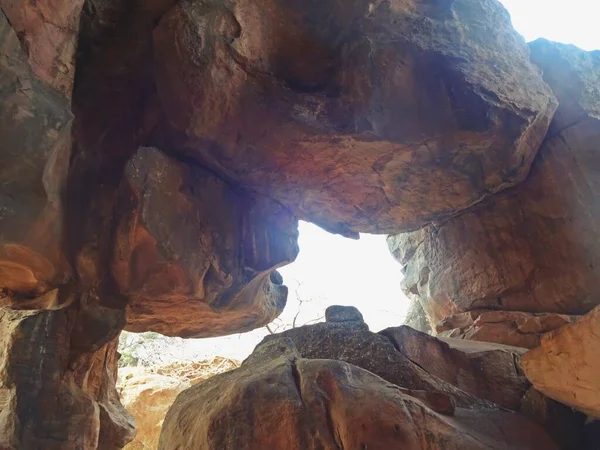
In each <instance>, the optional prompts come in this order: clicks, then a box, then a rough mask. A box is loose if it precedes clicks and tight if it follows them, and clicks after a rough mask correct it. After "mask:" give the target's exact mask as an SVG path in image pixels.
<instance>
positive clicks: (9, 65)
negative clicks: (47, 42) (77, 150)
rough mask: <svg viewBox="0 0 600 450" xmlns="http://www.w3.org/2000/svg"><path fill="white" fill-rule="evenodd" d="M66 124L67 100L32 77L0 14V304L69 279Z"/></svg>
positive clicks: (25, 297) (36, 293) (26, 298)
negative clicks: (64, 200) (66, 218)
mask: <svg viewBox="0 0 600 450" xmlns="http://www.w3.org/2000/svg"><path fill="white" fill-rule="evenodd" d="M4 3H5V2H3V3H2V6H3V7H4ZM71 120H72V115H71V113H70V111H69V103H68V101H67V100H66V99H65V98H63V97H61V96H60V95H59V94H58V93H56V92H55V91H53V90H52V88H50V87H49V86H47V85H45V84H44V83H42V82H40V81H39V80H38V79H37V78H36V77H35V75H34V73H33V72H32V70H31V68H30V66H29V64H28V62H27V55H25V53H24V51H23V49H22V47H21V43H20V42H19V40H18V38H17V33H16V32H15V30H13V29H12V28H11V26H10V24H9V22H8V20H7V19H6V16H5V15H4V14H3V13H2V11H0V136H1V138H2V151H1V152H0V183H1V185H2V189H1V190H0V305H3V306H6V305H19V304H20V303H22V302H27V301H29V300H30V299H32V298H35V297H37V296H39V295H41V294H44V293H45V292H46V291H48V290H50V289H51V288H54V287H56V286H58V285H59V284H63V283H66V282H67V281H68V279H69V277H70V267H69V264H68V263H67V259H66V255H65V252H64V248H63V246H64V241H63V234H64V232H65V224H64V216H63V215H64V208H63V198H62V197H63V194H64V187H65V182H66V177H67V170H68V166H69V155H70V153H71V138H70V133H71V130H70V122H71Z"/></svg>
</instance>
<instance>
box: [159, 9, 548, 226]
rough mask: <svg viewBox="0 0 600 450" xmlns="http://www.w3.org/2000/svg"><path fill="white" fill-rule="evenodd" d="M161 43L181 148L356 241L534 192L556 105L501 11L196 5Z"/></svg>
mask: <svg viewBox="0 0 600 450" xmlns="http://www.w3.org/2000/svg"><path fill="white" fill-rule="evenodd" d="M290 24H294V25H293V26H292V27H291V26H290ZM154 45H155V49H156V63H155V73H156V80H157V88H158V93H159V96H160V102H161V105H162V107H163V108H164V111H165V115H166V117H167V118H168V123H169V125H170V127H171V128H172V131H171V138H170V139H171V140H172V141H173V140H174V141H177V142H178V145H177V146H175V148H179V149H180V150H179V151H180V152H181V153H183V154H185V155H188V156H192V157H193V158H195V159H197V160H198V161H201V162H202V163H203V164H206V165H208V166H210V167H211V168H212V169H213V170H215V171H217V172H218V173H221V174H223V175H226V176H227V177H229V178H230V179H232V180H236V181H238V182H240V183H241V184H242V185H244V186H246V187H249V188H251V189H254V190H256V191H257V192H259V193H262V194H264V195H268V196H270V197H271V198H273V199H275V200H277V201H279V202H281V203H282V204H283V205H284V206H286V207H287V208H289V209H290V210H291V211H292V212H294V213H295V214H297V215H298V216H299V217H300V218H302V219H306V220H311V221H313V222H315V223H317V224H319V225H321V226H323V227H324V228H326V229H328V230H330V231H332V232H336V233H340V234H344V235H347V236H357V232H358V231H362V232H372V233H387V232H398V231H401V230H406V229H415V228H418V227H420V226H422V225H424V224H425V223H427V222H429V221H431V220H435V219H439V218H441V217H445V216H448V215H451V214H454V213H456V212H457V211H459V210H461V209H464V208H466V207H468V206H470V205H472V204H474V203H477V202H478V201H479V200H481V199H482V198H483V197H485V196H487V195H489V194H491V193H495V192H498V191H500V190H502V189H505V188H507V187H509V186H512V185H514V184H516V183H518V182H520V181H521V180H522V179H523V178H524V177H525V176H526V175H527V172H528V171H529V167H530V165H531V162H532V160H533V158H534V156H535V153H536V152H537V150H538V148H539V146H540V144H541V142H542V140H543V137H544V135H545V133H546V130H547V127H548V124H549V122H550V119H551V118H552V116H553V114H554V111H555V109H556V101H555V99H554V96H553V95H552V93H551V92H550V90H549V89H548V87H547V86H546V85H545V84H544V83H543V81H542V80H541V77H540V74H539V70H538V69H537V68H535V67H534V66H533V65H532V64H531V63H530V62H529V51H528V49H527V47H526V45H525V43H524V42H523V40H522V38H521V37H520V36H519V35H518V34H517V33H516V32H515V31H514V30H513V28H512V26H511V24H510V18H509V15H508V13H507V12H506V11H505V10H504V8H503V7H502V6H501V5H500V3H498V2H497V1H495V0H481V1H478V2H471V1H467V0H455V1H453V2H451V3H447V4H446V3H443V2H442V3H440V2H426V3H423V2H414V1H407V0H404V1H400V2H394V1H388V0H383V1H377V2H370V1H367V0H352V1H348V2H344V3H339V2H331V1H327V2H311V3H302V4H300V3H296V2H293V1H289V2H279V1H274V0H261V1H258V2H257V1H254V0H253V1H250V0H235V1H233V2H224V1H215V2H212V3H210V4H205V3H203V2H197V1H192V0H187V1H182V2H179V3H178V4H177V5H176V6H175V7H173V8H172V9H171V10H170V11H169V13H168V14H167V15H166V16H165V17H164V18H163V19H162V21H161V23H160V24H159V26H158V27H157V29H156V30H155V32H154Z"/></svg>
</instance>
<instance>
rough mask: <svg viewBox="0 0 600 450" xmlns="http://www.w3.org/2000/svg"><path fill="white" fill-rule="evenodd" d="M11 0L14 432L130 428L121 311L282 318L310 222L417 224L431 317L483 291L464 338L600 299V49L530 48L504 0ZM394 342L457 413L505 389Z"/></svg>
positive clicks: (155, 318) (5, 444) (95, 436)
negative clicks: (434, 369) (599, 226)
mask: <svg viewBox="0 0 600 450" xmlns="http://www.w3.org/2000/svg"><path fill="white" fill-rule="evenodd" d="M0 8H1V11H0V138H1V139H2V150H1V151H0V337H1V339H0V367H2V370H1V371H0V389H1V391H0V392H2V394H1V397H0V398H1V399H2V405H3V407H2V410H1V411H0V429H1V430H3V431H2V434H1V439H2V442H1V444H0V447H2V448H7V449H11V450H12V449H16V448H18V449H25V450H27V449H29V448H31V449H37V448H44V449H45V448H50V449H53V448H56V449H79V448H85V449H88V448H89V449H92V450H93V449H94V448H102V449H117V448H120V447H122V446H123V445H124V443H125V442H126V441H127V440H128V439H131V437H132V436H133V430H132V425H131V420H130V417H129V416H128V415H127V414H126V413H125V412H124V410H123V409H122V407H121V406H120V404H119V400H118V398H117V395H116V391H115V389H114V370H115V369H114V368H115V367H116V366H115V364H116V359H117V357H118V356H117V354H116V350H115V340H116V338H117V336H118V334H119V332H120V331H121V330H122V329H123V328H124V327H127V328H128V329H130V330H134V331H144V330H154V331H158V332H161V333H164V334H168V335H173V336H184V337H191V336H201V337H206V336H218V335H223V334H228V333H233V332H236V331H244V330H250V329H253V328H256V327H259V326H262V325H264V324H266V323H268V322H269V321H271V320H272V319H273V318H275V317H276V316H277V315H278V314H279V313H280V312H281V310H282V308H283V307H284V305H285V301H286V296H287V290H286V287H285V286H284V285H283V280H282V279H281V276H280V275H279V274H278V273H277V271H276V269H277V268H279V267H281V266H282V265H285V264H288V263H290V262H291V261H293V260H294V258H295V257H296V255H297V252H298V247H297V220H298V218H301V219H305V220H310V221H313V222H315V223H317V224H319V225H321V226H322V227H324V228H326V229H327V230H330V231H332V232H336V233H339V234H342V235H345V236H349V237H356V236H357V234H358V233H359V232H373V233H395V234H396V233H404V234H402V235H396V237H393V238H390V243H391V246H392V247H393V249H394V252H395V254H396V255H397V257H398V258H399V259H400V260H401V261H402V263H403V265H405V266H406V274H407V276H406V286H407V290H408V291H409V292H411V293H412V295H414V296H415V297H416V298H417V299H418V301H419V308H415V311H416V314H417V317H418V316H419V311H420V310H422V311H424V314H426V315H427V317H428V319H429V321H430V323H431V326H432V327H433V328H435V326H436V325H437V323H438V322H439V321H440V320H444V319H448V318H451V319H450V320H454V319H456V318H457V317H458V316H459V315H460V314H463V313H471V312H473V311H475V310H477V311H479V312H480V314H479V313H478V314H479V316H477V319H475V318H474V319H473V324H472V325H470V324H467V325H464V326H457V327H455V328H457V329H458V331H456V330H455V331H454V332H453V331H452V330H447V331H448V332H452V333H453V334H452V335H459V336H460V337H466V338H473V337H474V336H481V333H482V332H475V331H476V330H474V329H472V327H475V328H479V325H478V324H479V323H486V324H489V323H491V322H489V321H487V322H486V321H484V319H481V320H480V318H486V317H487V318H489V317H490V314H491V313H489V311H492V310H503V311H516V312H518V313H536V314H537V313H552V314H557V315H555V316H548V317H546V316H544V318H543V319H542V318H541V317H542V316H535V317H536V318H534V319H531V320H529V322H527V324H525V325H523V326H521V325H522V324H521V322H520V319H519V318H515V317H516V316H515V315H514V314H513V315H511V316H508V317H507V318H506V320H505V321H504V322H506V324H507V325H506V326H507V327H509V328H511V329H513V328H514V327H515V326H516V327H517V328H519V327H520V326H521V328H519V333H522V334H523V333H524V334H526V335H528V336H529V335H532V337H531V338H530V337H528V338H527V339H528V340H527V345H528V346H533V345H535V344H537V342H538V339H539V336H538V335H541V334H542V333H544V332H547V331H549V330H550V328H551V326H550V325H549V324H552V326H554V325H556V324H557V323H559V322H560V321H561V320H564V322H568V321H570V320H571V318H570V317H569V318H567V317H566V316H565V315H579V314H584V313H586V312H588V311H590V310H591V309H592V308H593V307H594V306H596V305H597V303H598V298H600V296H598V294H599V292H598V291H599V290H600V289H599V286H600V285H599V284H598V283H599V282H598V281H597V280H598V277H597V273H596V270H597V269H596V267H597V261H596V260H597V259H598V258H597V256H598V255H597V253H598V252H597V248H598V243H597V242H598V239H597V235H598V233H597V232H596V222H598V221H597V217H596V216H597V215H596V211H597V208H596V207H595V197H596V193H597V191H598V188H597V185H598V182H597V180H596V178H597V177H596V175H595V173H596V166H597V165H598V164H597V152H596V151H595V149H596V147H595V145H596V142H597V140H598V137H599V136H598V134H599V131H600V128H599V126H598V120H599V119H598V117H600V115H599V111H600V107H599V105H598V96H597V85H598V77H599V74H600V71H599V70H598V67H599V66H600V63H599V62H598V60H599V58H598V55H597V54H595V53H585V52H581V51H579V50H577V49H574V48H571V47H567V46H562V45H557V44H552V43H547V42H537V43H535V44H532V45H531V46H530V49H529V48H528V47H527V45H526V44H525V43H524V41H523V40H522V38H521V37H520V36H519V35H518V34H517V33H516V32H515V31H514V30H513V28H512V26H511V24H510V18H509V16H508V14H507V12H506V11H505V10H504V8H503V7H502V6H501V5H500V4H499V3H498V2H497V1H496V0H477V1H473V0H451V1H448V2H438V1H434V0H426V1H418V2H417V1H413V0H399V1H391V0H377V1H370V0H348V1H346V2H343V3H341V2H334V1H329V0H327V1H321V2H297V1H294V0H279V1H274V0H253V1H250V0H231V1H227V2H225V1H223V0H208V1H201V0H128V1H123V0H36V1H27V0H0ZM542 70H543V77H542ZM557 98H558V101H559V102H560V107H559V109H558V112H557V113H556V116H555V117H554V115H555V111H556V108H557V106H558V102H557ZM530 169H531V173H530ZM423 227H424V228H423ZM407 233H408V234H407ZM511 314H512V313H511ZM334 315H335V314H334ZM559 315H560V316H559ZM451 316H452V317H451ZM421 317H422V315H421ZM356 318H357V316H356V315H355V314H350V316H349V317H346V318H344V317H341V316H340V318H339V323H338V324H337V325H338V327H342V328H344V327H346V326H347V325H348V323H350V324H354V325H353V326H355V328H356V329H357V333H359V332H360V333H363V334H364V335H365V336H367V335H368V336H369V338H368V339H369V340H368V342H370V343H371V344H372V345H375V344H373V343H375V342H377V341H378V340H379V341H380V342H386V345H387V347H388V348H389V347H390V346H391V348H392V349H393V344H392V343H391V341H390V340H389V338H387V337H384V336H382V335H376V336H377V337H373V336H371V335H372V333H369V332H368V330H366V329H364V327H362V328H361V325H360V322H359V321H358V320H356ZM538 318H539V320H538ZM348 320H349V322H348ZM457 320H458V319H457ZM461 320H462V319H460V320H459V322H460V321H461ZM478 321H479V322H478ZM346 322H348V323H346ZM538 322H539V331H535V330H537V329H538V328H536V327H537V326H538V325H537V324H538ZM460 323H466V322H460ZM561 324H562V322H561ZM556 326H558V325H556ZM470 327H471V328H470ZM486 327H487V329H488V334H491V335H494V333H496V331H494V330H495V329H494V330H491V329H492V327H491V326H490V325H487V326H486ZM523 327H524V328H525V329H526V330H528V331H523ZM342 328H340V329H342ZM453 330H454V329H453ZM489 330H491V331H489ZM532 330H534V331H532ZM519 333H516V334H515V333H513V335H515V336H517V335H518V336H520V335H519ZM496 334H497V333H496ZM341 338H343V335H340V339H341ZM382 339H383V341H381V340H382ZM494 339H495V338H494ZM25 343H27V345H25ZM515 343H516V342H515ZM519 344H520V345H522V343H521V341H519ZM24 347H26V348H24ZM385 351H386V352H387V349H386V350H385ZM396 353H397V355H396V358H397V361H396V362H395V363H396V364H397V367H398V368H399V369H400V368H401V369H402V371H404V372H402V374H401V375H397V376H402V377H405V378H406V379H413V380H417V379H419V380H420V381H419V383H420V385H423V386H427V387H428V389H429V388H431V389H429V391H428V390H427V389H425V391H427V392H430V394H427V395H425V394H423V395H424V396H422V398H425V399H428V401H430V402H431V404H433V403H435V402H434V401H433V399H434V398H436V399H438V400H437V401H438V402H439V403H437V405H438V406H437V408H438V409H440V410H447V409H448V405H446V406H443V405H444V400H440V399H444V398H447V395H449V394H452V392H454V393H455V394H456V395H454V394H453V395H454V397H456V398H458V399H459V403H458V405H459V407H460V406H462V405H463V404H464V405H467V404H468V403H469V402H470V403H471V404H473V405H474V404H475V403H477V404H479V403H480V402H485V401H488V400H481V399H479V398H478V397H477V396H476V395H480V394H481V395H483V394H482V392H483V390H482V389H483V388H482V386H483V385H485V383H484V384H483V385H480V384H478V383H479V381H478V382H477V383H475V385H477V386H478V387H477V389H480V391H478V392H477V394H473V393H469V392H465V391H463V390H462V388H465V389H466V387H465V386H466V385H465V386H461V387H457V386H454V385H452V384H451V383H450V382H448V381H445V379H444V378H440V377H435V376H434V375H433V374H429V373H428V372H427V371H424V370H423V369H422V368H420V367H419V366H418V365H417V364H416V363H415V362H414V361H412V360H411V359H410V357H409V356H407V355H402V354H401V353H399V352H396ZM398 355H399V356H398ZM356 358H357V361H358V360H360V357H359V355H356ZM362 358H363V360H366V359H368V358H367V356H363V357H362ZM465 358H467V359H469V358H470V357H465ZM461 361H463V362H461V363H460V364H462V363H464V360H462V359H461ZM367 362H368V361H365V364H363V366H364V365H366V363H367ZM336 364H337V363H336ZM456 364H459V362H458V360H457V362H456ZM309 365H311V367H313V366H312V363H311V364H309ZM336 367H338V366H336ZM344 367H345V366H344ZM503 367H504V366H503ZM307 370H309V369H307ZM320 370H321V369H318V370H317V368H314V369H310V370H309V373H312V374H313V375H315V374H317V373H319V371H320ZM323 370H326V371H329V372H328V373H331V370H334V369H331V368H327V369H323ZM335 370H337V369H335ZM335 370H334V371H335ZM351 370H355V369H351ZM311 371H312V372H311ZM336 373H337V372H336ZM361 373H362V372H361ZM445 375H447V374H445ZM360 376H361V377H362V376H363V375H360ZM364 376H365V377H367V378H369V377H370V376H371V375H364ZM365 380H366V378H365ZM370 380H371V379H370V378H369V380H367V381H365V383H367V384H369V385H370V384H371V383H372V382H371V381H370ZM423 380H427V381H423ZM339 381H340V383H341V384H340V386H342V385H343V384H344V382H343V380H339ZM375 384H376V383H375ZM436 386H437V388H436V389H433V388H434V387H436ZM440 386H442V387H443V389H441V388H440ZM378 389H379V388H376V389H375V391H377V390H378ZM406 389H409V388H406ZM473 389H475V388H473ZM416 390H423V389H416ZM457 390H458V391H460V395H459V394H457ZM446 391H448V392H446ZM431 392H434V393H436V394H435V395H434V394H431ZM398 395H400V396H401V398H402V399H403V398H404V397H402V395H404V394H398ZM414 395H417V394H416V393H414ZM445 396H446V397H445ZM398 398H400V397H398ZM460 399H462V400H460ZM402 401H404V400H402ZM461 402H464V403H461ZM411 404H412V403H411ZM411 408H412V406H411ZM414 408H416V409H415V410H414V411H421V409H419V408H421V406H415V407H414ZM423 414H425V415H424V416H423V417H427V418H431V420H432V421H433V422H435V423H438V420H441V419H439V417H438V416H436V415H435V414H434V415H430V412H429V411H427V412H424V413H423ZM427 420H429V419H427ZM422 425H423V424H415V425H414V428H411V430H412V431H410V430H408V431H406V432H407V433H408V435H411V436H413V435H414V433H418V432H419V431H418V430H421V429H422V428H420V427H421V426H422ZM436 426H437V425H436ZM453 426H454V425H453ZM461 426H463V425H461ZM465 426H466V425H465ZM451 428H452V427H450V428H447V429H445V430H446V431H447V430H449V429H451ZM517 431H518V430H517ZM403 433H404V431H403ZM411 433H413V434H411ZM465 439H466V438H465ZM456 445H458V444H456Z"/></svg>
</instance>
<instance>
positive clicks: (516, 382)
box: [381, 326, 530, 411]
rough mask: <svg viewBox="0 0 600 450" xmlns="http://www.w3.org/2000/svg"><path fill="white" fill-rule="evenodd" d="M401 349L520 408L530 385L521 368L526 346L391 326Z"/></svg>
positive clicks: (474, 390)
mask: <svg viewBox="0 0 600 450" xmlns="http://www.w3.org/2000/svg"><path fill="white" fill-rule="evenodd" d="M381 334H383V335H384V336H387V337H388V338H390V340H391V341H392V342H393V344H394V346H395V347H396V349H397V350H398V352H400V353H402V354H403V355H405V356H406V357H407V358H409V359H410V360H411V361H412V362H414V363H415V364H417V365H418V366H419V367H421V368H423V369H424V370H426V371H427V372H429V373H430V374H432V375H435V376H436V377H438V378H441V379H442V380H444V381H447V382H448V383H451V384H452V385H454V386H457V387H458V388H460V389H462V390H463V391H465V392H468V393H470V394H473V395H475V396H477V397H479V398H483V399H486V400H490V401H492V402H494V403H496V404H498V405H500V406H503V407H505V408H508V409H511V410H513V411H516V410H518V409H519V408H520V406H521V401H522V399H523V396H524V395H525V393H526V392H527V390H528V388H529V387H530V383H529V382H528V381H527V378H525V376H524V375H523V373H522V372H521V371H520V370H519V358H520V356H521V355H522V354H523V353H525V352H526V350H525V349H522V348H518V347H509V346H505V345H500V344H490V343H483V342H474V341H464V340H461V339H436V338H434V337H432V336H429V335H427V334H425V333H422V332H420V331H417V330H414V329H412V328H410V327H408V326H402V327H396V328H388V329H386V330H383V331H381Z"/></svg>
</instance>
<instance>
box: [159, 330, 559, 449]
mask: <svg viewBox="0 0 600 450" xmlns="http://www.w3.org/2000/svg"><path fill="white" fill-rule="evenodd" d="M431 406H432V405H429V404H428V403H427V402H423V401H420V400H417V399H416V398H415V397H413V396H412V395H411V393H410V392H408V393H407V392H406V391H405V390H402V389H399V388H398V386H395V385H392V384H390V383H388V382H386V381H385V380H383V379H382V378H379V377H378V376H376V375H373V374H372V373H370V372H368V371H367V370H364V369H361V368H359V367H356V366H353V365H350V364H347V363H344V362H341V361H335V360H328V359H306V358H302V357H301V356H300V354H299V353H298V352H297V351H296V349H295V348H294V344H293V343H292V341H291V340H290V339H286V338H278V339H274V340H271V341H269V342H266V343H262V344H260V345H259V346H258V347H257V348H256V349H255V351H254V353H253V354H252V355H251V356H250V357H249V358H248V359H247V360H246V361H245V362H244V363H243V364H242V366H241V367H240V368H239V369H236V370H234V371H231V372H227V373H224V374H221V375H217V376H215V377H213V378H211V379H210V380H207V381H205V382H203V383H200V384H198V385H196V386H194V387H192V388H190V389H187V390H185V391H183V392H182V393H181V394H179V396H178V397H177V399H176V400H175V403H174V404H173V406H172V407H171V409H170V410H169V412H168V413H167V417H166V418H165V423H164V425H163V431H162V434H161V438H160V442H159V447H158V448H159V450H169V449H179V448H189V449H191V448H193V449H198V450H204V449H212V448H219V449H223V450H234V449H235V450H254V449H256V450H259V449H267V448H273V449H275V448H277V449H280V448H281V449H283V448H285V449H290V450H316V449H326V450H334V449H340V448H352V449H371V450H387V449H392V448H403V449H407V450H452V449H456V450H458V449H464V448H468V449H473V450H476V449H505V448H511V449H515V450H517V449H522V450H526V449H527V450H529V449H531V450H534V449H536V450H537V449H539V450H542V449H543V450H553V449H556V450H558V447H557V446H556V445H555V444H554V443H553V442H552V441H551V440H550V438H549V437H548V436H547V435H546V434H545V433H544V432H543V430H542V429H541V428H539V427H537V426H536V425H535V424H533V423H532V422H530V421H528V420H527V419H526V418H525V417H523V416H520V415H518V414H515V413H511V412H505V411H499V410H497V409H483V410H469V409H462V408H456V410H454V411H453V412H451V413H450V412H448V411H446V412H444V413H440V412H436V411H435V410H434V409H432V408H431ZM449 414H450V415H449Z"/></svg>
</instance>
